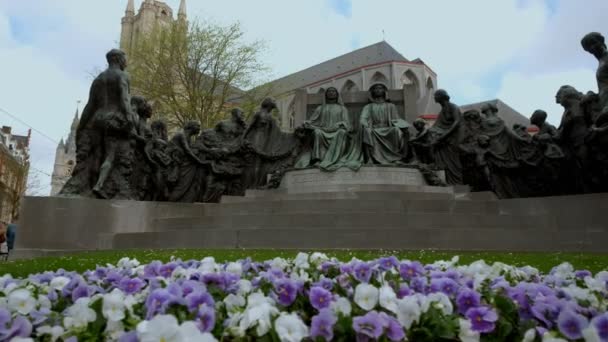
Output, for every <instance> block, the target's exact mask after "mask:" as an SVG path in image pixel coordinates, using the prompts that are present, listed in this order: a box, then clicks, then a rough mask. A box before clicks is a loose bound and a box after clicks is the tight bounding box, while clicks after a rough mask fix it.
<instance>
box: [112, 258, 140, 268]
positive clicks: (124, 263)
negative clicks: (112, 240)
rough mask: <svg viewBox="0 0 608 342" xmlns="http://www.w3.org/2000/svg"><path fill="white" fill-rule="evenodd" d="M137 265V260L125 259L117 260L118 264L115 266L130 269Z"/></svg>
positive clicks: (138, 263)
mask: <svg viewBox="0 0 608 342" xmlns="http://www.w3.org/2000/svg"><path fill="white" fill-rule="evenodd" d="M139 265H140V262H139V261H138V260H137V259H129V258H126V257H125V258H122V259H120V260H118V264H117V265H116V266H118V267H119V268H125V269H131V268H134V267H137V266H139Z"/></svg>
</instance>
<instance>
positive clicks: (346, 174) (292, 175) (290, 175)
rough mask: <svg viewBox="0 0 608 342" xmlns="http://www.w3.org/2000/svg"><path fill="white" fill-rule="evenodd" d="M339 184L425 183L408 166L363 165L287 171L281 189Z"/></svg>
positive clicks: (415, 171) (423, 184)
mask: <svg viewBox="0 0 608 342" xmlns="http://www.w3.org/2000/svg"><path fill="white" fill-rule="evenodd" d="M341 185H399V186H404V185H405V186H425V185H427V183H426V181H425V180H424V177H423V176H422V173H420V171H419V170H418V169H416V168H410V167H392V166H386V167H376V166H363V167H361V169H359V171H352V170H350V169H347V168H341V169H339V170H337V171H334V172H324V171H321V170H319V169H306V170H295V171H288V172H287V173H285V175H284V176H283V179H282V181H281V186H280V188H281V189H299V188H307V187H311V186H313V187H333V186H341Z"/></svg>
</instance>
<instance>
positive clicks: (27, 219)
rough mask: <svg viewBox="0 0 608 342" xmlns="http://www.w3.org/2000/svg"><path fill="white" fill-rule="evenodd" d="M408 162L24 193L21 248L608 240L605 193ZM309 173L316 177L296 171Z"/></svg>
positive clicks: (520, 246) (559, 246)
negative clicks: (264, 179) (471, 187)
mask: <svg viewBox="0 0 608 342" xmlns="http://www.w3.org/2000/svg"><path fill="white" fill-rule="evenodd" d="M410 171H412V170H411V169H398V170H395V169H390V168H387V169H384V168H377V169H375V170H373V169H367V168H364V169H363V170H362V173H357V174H356V175H358V177H361V178H362V179H363V180H361V182H364V180H365V179H367V180H369V181H370V182H374V181H375V182H377V183H376V184H360V183H352V184H349V183H348V182H349V180H348V177H346V180H345V182H346V184H344V183H342V184H340V183H338V184H336V183H333V184H332V177H334V176H333V175H332V174H324V173H320V172H319V171H316V170H300V171H294V172H293V173H291V174H288V175H286V176H287V177H286V178H285V183H284V185H285V187H281V188H279V189H275V190H250V191H247V194H246V196H244V197H231V196H225V197H223V198H222V202H221V203H209V204H181V203H157V202H135V201H106V200H94V199H75V198H72V199H69V198H54V197H26V198H25V199H24V201H23V204H22V212H21V215H20V217H21V222H20V227H19V231H18V233H17V241H16V245H17V246H16V247H17V248H16V249H17V253H16V254H15V256H23V257H25V256H36V255H56V254H58V253H68V252H74V251H82V250H95V249H137V248H272V249H280V248H289V249H320V248H330V249H331V248H352V249H375V248H383V249H389V248H390V249H415V250H420V249H437V250H450V251H458V250H496V251H554V252H566V251H569V252H578V251H586V252H606V245H608V211H606V210H605V203H607V202H608V193H606V194H594V195H578V196H560V197H548V198H527V199H512V200H497V199H496V198H495V197H494V196H493V195H492V194H491V193H468V194H467V193H465V192H455V191H454V189H453V188H451V187H432V186H425V185H419V184H418V185H415V184H411V183H410V184H403V183H402V184H399V185H397V184H386V183H391V182H398V181H400V182H410V181H411V182H416V177H417V176H419V175H418V174H416V173H415V172H411V173H410ZM413 171H417V170H413ZM346 172H347V173H348V172H350V171H346ZM374 173H375V175H376V176H378V175H379V174H381V175H384V176H383V177H376V178H374V177H372V176H371V175H372V174H374ZM408 174H409V175H410V176H411V177H410V176H407V175H408ZM300 176H301V177H300ZM306 177H309V178H311V179H316V183H307V182H298V179H300V180H302V179H306ZM323 177H326V178H325V180H323V179H324V178H323ZM379 179H380V181H379ZM333 180H334V181H335V179H333ZM418 180H419V179H418ZM305 184H307V185H305ZM19 251H22V253H19Z"/></svg>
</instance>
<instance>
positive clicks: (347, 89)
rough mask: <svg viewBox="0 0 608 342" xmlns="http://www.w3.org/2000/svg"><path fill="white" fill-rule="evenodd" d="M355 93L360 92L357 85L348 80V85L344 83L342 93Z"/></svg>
mask: <svg viewBox="0 0 608 342" xmlns="http://www.w3.org/2000/svg"><path fill="white" fill-rule="evenodd" d="M355 91H359V87H357V84H355V82H353V81H351V80H348V81H346V83H344V86H342V91H341V92H342V93H351V92H355Z"/></svg>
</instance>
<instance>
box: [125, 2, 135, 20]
mask: <svg viewBox="0 0 608 342" xmlns="http://www.w3.org/2000/svg"><path fill="white" fill-rule="evenodd" d="M125 16H126V17H133V16H135V0H129V2H128V3H127V10H126V11H125Z"/></svg>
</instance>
